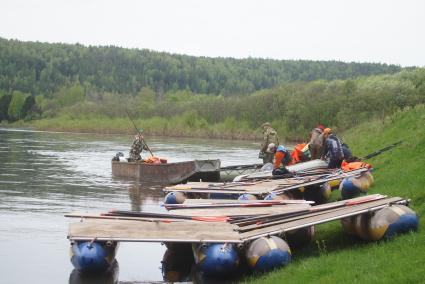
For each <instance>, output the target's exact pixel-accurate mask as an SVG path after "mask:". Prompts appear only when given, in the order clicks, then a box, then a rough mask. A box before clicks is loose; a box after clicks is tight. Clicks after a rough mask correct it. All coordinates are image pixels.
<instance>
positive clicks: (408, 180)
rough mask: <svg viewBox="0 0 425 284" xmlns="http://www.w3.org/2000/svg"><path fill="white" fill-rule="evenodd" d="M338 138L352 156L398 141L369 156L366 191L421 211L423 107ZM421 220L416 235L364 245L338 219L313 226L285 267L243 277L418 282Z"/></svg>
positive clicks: (424, 242) (423, 268)
mask: <svg viewBox="0 0 425 284" xmlns="http://www.w3.org/2000/svg"><path fill="white" fill-rule="evenodd" d="M344 140H345V141H346V142H347V143H348V144H349V145H350V146H351V148H352V149H353V152H354V153H355V154H356V155H358V156H364V155H366V154H368V153H370V152H373V151H374V150H376V149H379V148H382V147H383V146H385V145H387V144H391V143H392V142H395V141H398V140H404V142H403V144H402V145H400V146H398V147H396V148H394V149H392V150H390V151H388V152H385V153H383V154H382V155H379V156H377V157H374V158H372V159H370V160H369V161H368V162H370V163H371V164H372V165H373V166H374V168H375V171H374V177H375V185H374V186H373V187H372V188H371V189H370V193H381V194H387V195H391V196H401V197H404V198H410V199H411V200H412V202H411V207H412V208H413V209H414V210H415V211H416V212H417V213H418V214H419V216H424V214H425V173H424V172H425V171H424V168H425V107H424V106H423V105H421V106H417V107H416V108H414V109H411V110H409V111H403V112H397V113H396V114H395V115H393V116H391V117H390V118H388V119H387V120H385V121H382V120H381V121H375V122H370V123H367V124H363V125H360V126H358V127H356V128H354V129H352V130H351V131H349V132H347V133H345V135H344ZM424 226H425V221H424V219H423V218H420V229H419V231H418V232H416V233H411V234H407V235H402V236H397V237H396V238H394V239H393V240H391V241H382V242H375V243H373V242H372V243H367V242H363V241H360V240H358V239H356V238H354V237H351V236H347V235H346V234H344V233H343V232H342V229H341V225H340V224H339V222H332V223H328V224H323V225H319V226H316V237H315V240H314V241H313V242H312V243H311V244H310V245H309V246H307V247H305V248H302V249H300V250H294V251H293V262H292V263H291V264H290V265H288V266H287V267H285V268H283V269H280V270H277V271H274V272H271V273H267V274H264V275H257V276H253V277H251V278H249V279H247V280H246V281H247V282H252V283H283V282H285V283H339V282H344V283H424V275H425V253H424V252H425V234H424V232H425V229H424Z"/></svg>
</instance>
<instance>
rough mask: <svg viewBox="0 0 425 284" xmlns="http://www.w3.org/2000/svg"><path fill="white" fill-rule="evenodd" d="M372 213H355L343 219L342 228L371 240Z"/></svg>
mask: <svg viewBox="0 0 425 284" xmlns="http://www.w3.org/2000/svg"><path fill="white" fill-rule="evenodd" d="M370 217H371V215H370V213H365V214H360V215H355V216H351V217H347V218H343V219H341V224H342V228H343V229H344V231H345V232H346V233H348V234H350V235H354V236H357V237H360V238H361V239H363V240H369V224H370Z"/></svg>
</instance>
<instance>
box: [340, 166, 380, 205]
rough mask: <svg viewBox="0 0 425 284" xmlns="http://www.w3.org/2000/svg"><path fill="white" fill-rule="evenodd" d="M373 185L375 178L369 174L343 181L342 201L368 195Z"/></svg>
mask: <svg viewBox="0 0 425 284" xmlns="http://www.w3.org/2000/svg"><path fill="white" fill-rule="evenodd" d="M372 183H373V176H372V174H370V173H369V172H364V173H362V174H361V175H360V176H358V177H349V178H345V179H343V180H342V182H341V184H340V185H339V189H340V190H341V196H342V199H350V198H354V197H357V196H359V195H360V194H361V193H366V192H367V190H368V189H369V187H370V186H371V185H372Z"/></svg>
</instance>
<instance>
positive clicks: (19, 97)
mask: <svg viewBox="0 0 425 284" xmlns="http://www.w3.org/2000/svg"><path fill="white" fill-rule="evenodd" d="M25 99H26V95H25V94H23V93H22V92H19V91H13V93H12V100H11V101H10V104H9V108H8V110H7V115H8V117H9V120H10V121H16V120H20V119H22V118H24V116H23V115H22V106H23V105H24V102H25Z"/></svg>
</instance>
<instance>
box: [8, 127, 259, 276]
mask: <svg viewBox="0 0 425 284" xmlns="http://www.w3.org/2000/svg"><path fill="white" fill-rule="evenodd" d="M132 138H133V137H132V136H130V135H127V136H125V135H124V136H117V135H98V134H70V133H53V132H38V131H26V130H17V129H1V128H0V260H1V265H0V283H7V284H15V283H19V284H22V283H31V284H35V283H55V284H56V283H73V284H75V283H83V282H82V281H79V280H78V279H77V280H75V277H73V275H74V276H75V271H74V272H73V266H72V264H71V262H70V260H69V248H70V246H69V241H68V240H67V238H66V236H67V230H68V224H69V223H70V222H73V221H76V220H71V219H67V218H65V217H64V216H63V215H64V214H65V213H67V212H71V211H83V212H105V211H108V210H111V209H122V210H136V211H138V210H148V211H161V210H163V209H162V208H161V206H160V204H161V203H162V201H163V197H164V194H163V192H162V191H161V189H159V188H157V187H154V186H141V185H139V184H137V183H136V182H135V181H131V180H122V179H114V178H112V176H111V158H112V157H113V156H114V154H115V153H116V152H118V151H121V152H124V153H127V152H128V149H129V146H130V144H131V142H132ZM147 142H148V144H149V146H150V148H151V149H152V151H153V152H154V154H155V155H156V156H158V157H164V158H167V159H168V161H170V162H173V161H184V160H192V159H217V158H220V159H221V161H222V166H227V165H237V164H250V163H259V162H261V161H260V160H259V159H257V156H258V143H253V142H249V141H222V140H201V139H176V138H165V137H162V138H149V137H147ZM165 250H166V249H165V247H164V246H163V245H161V244H159V243H122V244H121V245H120V248H119V249H118V254H117V260H118V264H119V269H117V270H118V272H117V273H116V274H115V277H117V278H118V282H119V283H140V282H161V281H163V280H164V279H163V276H162V273H161V260H162V258H163V255H164V252H165ZM73 273H74V274H73ZM100 282H102V281H100ZM84 283H85V282H84Z"/></svg>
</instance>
